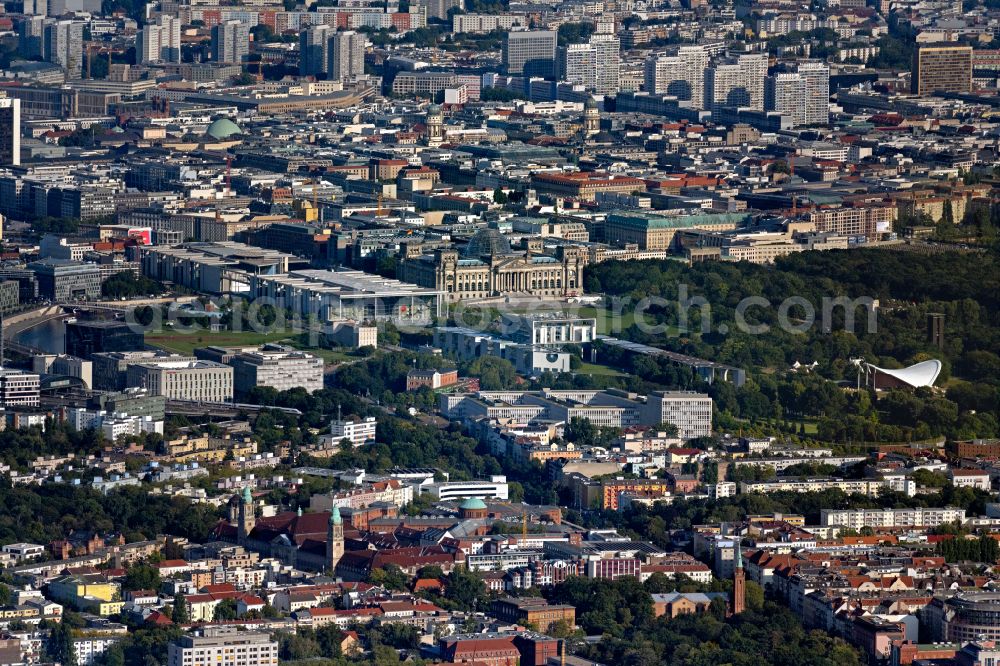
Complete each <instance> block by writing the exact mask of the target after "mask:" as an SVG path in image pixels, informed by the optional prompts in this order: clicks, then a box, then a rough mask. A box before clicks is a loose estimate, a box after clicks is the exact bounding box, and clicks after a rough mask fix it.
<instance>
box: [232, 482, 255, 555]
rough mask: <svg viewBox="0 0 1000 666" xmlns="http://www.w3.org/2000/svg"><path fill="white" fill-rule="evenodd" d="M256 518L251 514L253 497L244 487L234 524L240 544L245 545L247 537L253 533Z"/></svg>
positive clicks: (247, 487)
mask: <svg viewBox="0 0 1000 666" xmlns="http://www.w3.org/2000/svg"><path fill="white" fill-rule="evenodd" d="M255 521H256V516H254V512H253V496H252V495H251V494H250V486H244V488H243V497H242V498H240V509H239V520H238V522H237V524H236V530H237V535H238V539H239V543H240V544H244V543H246V540H247V537H248V536H249V535H250V533H251V532H253V526H254V523H255Z"/></svg>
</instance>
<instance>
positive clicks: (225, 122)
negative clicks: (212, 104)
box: [205, 118, 243, 141]
mask: <svg viewBox="0 0 1000 666" xmlns="http://www.w3.org/2000/svg"><path fill="white" fill-rule="evenodd" d="M242 133H243V130H241V129H240V126H239V125H237V124H236V123H234V122H233V121H232V120H230V119H229V118H219V119H218V120H216V121H214V122H213V123H212V124H211V125H209V126H208V129H207V130H205V134H207V135H208V136H210V137H212V138H213V139H217V140H219V141H222V140H223V139H228V138H229V137H231V136H235V135H237V134H242Z"/></svg>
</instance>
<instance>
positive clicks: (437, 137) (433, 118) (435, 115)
mask: <svg viewBox="0 0 1000 666" xmlns="http://www.w3.org/2000/svg"><path fill="white" fill-rule="evenodd" d="M424 125H426V127H427V145H428V146H431V147H432V148H433V147H435V146H440V145H441V144H442V143H444V111H442V110H441V107H440V106H438V105H437V104H431V105H430V106H428V107H427V118H426V120H425V121H424Z"/></svg>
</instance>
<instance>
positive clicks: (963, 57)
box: [910, 44, 972, 95]
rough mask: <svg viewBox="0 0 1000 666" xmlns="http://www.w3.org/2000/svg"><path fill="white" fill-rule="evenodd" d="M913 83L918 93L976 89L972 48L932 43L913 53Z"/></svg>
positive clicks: (911, 81)
mask: <svg viewBox="0 0 1000 666" xmlns="http://www.w3.org/2000/svg"><path fill="white" fill-rule="evenodd" d="M910 85H911V87H912V90H913V94H915V95H931V94H934V93H936V92H951V93H967V92H970V91H971V90H972V47H971V46H965V45H958V44H930V45H927V46H920V47H918V48H917V49H915V50H914V52H913V72H912V73H911V75H910Z"/></svg>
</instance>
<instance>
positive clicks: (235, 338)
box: [146, 331, 357, 364]
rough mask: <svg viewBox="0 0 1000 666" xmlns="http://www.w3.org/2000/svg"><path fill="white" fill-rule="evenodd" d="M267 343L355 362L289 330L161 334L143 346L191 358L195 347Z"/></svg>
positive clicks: (325, 358) (330, 361)
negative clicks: (307, 341)
mask: <svg viewBox="0 0 1000 666" xmlns="http://www.w3.org/2000/svg"><path fill="white" fill-rule="evenodd" d="M267 342H280V343H283V344H287V345H289V346H291V347H295V348H296V349H301V350H303V351H308V352H309V353H310V354H315V355H316V356H319V357H320V358H322V359H323V362H324V363H326V364H334V363H343V362H344V361H349V360H356V359H357V357H355V356H351V355H350V354H349V353H348V352H347V350H341V349H320V348H318V347H310V346H309V345H308V344H306V343H305V342H304V341H303V340H302V338H301V337H299V336H293V335H289V333H288V331H276V332H274V333H256V332H254V331H241V332H233V331H219V332H217V333H213V332H212V331H196V332H192V333H182V332H180V331H178V332H174V333H160V334H156V335H147V336H146V344H149V345H153V346H155V347H159V348H160V349H164V350H166V351H171V352H175V353H177V354H186V355H192V354H193V353H194V350H195V348H197V347H212V346H215V347H256V346H258V345H262V344H265V343H267Z"/></svg>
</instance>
